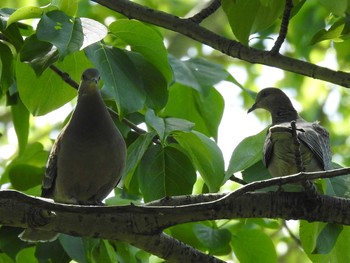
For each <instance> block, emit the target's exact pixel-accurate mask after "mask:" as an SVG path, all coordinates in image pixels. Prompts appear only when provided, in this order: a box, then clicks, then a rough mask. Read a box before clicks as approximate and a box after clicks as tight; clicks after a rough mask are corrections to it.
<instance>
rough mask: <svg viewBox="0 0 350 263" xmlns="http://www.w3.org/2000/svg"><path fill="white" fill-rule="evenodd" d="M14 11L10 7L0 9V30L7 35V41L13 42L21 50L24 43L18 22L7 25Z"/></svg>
mask: <svg viewBox="0 0 350 263" xmlns="http://www.w3.org/2000/svg"><path fill="white" fill-rule="evenodd" d="M14 11H15V10H14V9H10V8H3V9H0V31H1V32H2V34H3V35H4V36H5V39H6V41H7V43H11V45H13V46H14V47H15V48H16V50H17V51H19V50H20V49H21V47H22V44H23V37H22V35H21V32H20V30H19V27H18V25H17V23H15V24H12V25H9V26H7V20H8V18H9V17H10V15H11V14H12V13H13V12H14Z"/></svg>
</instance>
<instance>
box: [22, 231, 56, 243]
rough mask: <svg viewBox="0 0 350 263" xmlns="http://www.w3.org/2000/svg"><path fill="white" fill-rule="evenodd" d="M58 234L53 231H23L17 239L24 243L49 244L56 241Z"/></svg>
mask: <svg viewBox="0 0 350 263" xmlns="http://www.w3.org/2000/svg"><path fill="white" fill-rule="evenodd" d="M58 235H59V234H58V233H56V232H53V231H43V230H36V229H31V228H28V229H25V230H23V231H22V233H20V234H19V235H18V237H19V238H20V239H21V240H23V241H26V242H51V241H54V240H56V239H57V237H58Z"/></svg>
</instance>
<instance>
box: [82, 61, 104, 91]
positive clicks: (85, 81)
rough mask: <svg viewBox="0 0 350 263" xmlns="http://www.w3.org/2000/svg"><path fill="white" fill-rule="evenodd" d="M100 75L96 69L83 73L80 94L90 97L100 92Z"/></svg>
mask: <svg viewBox="0 0 350 263" xmlns="http://www.w3.org/2000/svg"><path fill="white" fill-rule="evenodd" d="M99 80H100V73H99V72H98V70H97V69H95V68H89V69H87V70H85V71H84V72H83V75H82V76H81V82H80V85H79V94H80V95H88V94H91V93H94V92H96V91H98V82H99Z"/></svg>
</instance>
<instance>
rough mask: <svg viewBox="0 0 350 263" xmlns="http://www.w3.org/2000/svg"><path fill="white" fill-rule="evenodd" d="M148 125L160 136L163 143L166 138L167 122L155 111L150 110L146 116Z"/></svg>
mask: <svg viewBox="0 0 350 263" xmlns="http://www.w3.org/2000/svg"><path fill="white" fill-rule="evenodd" d="M145 121H146V123H147V124H148V125H149V126H151V127H152V128H153V129H154V130H155V131H156V132H157V134H158V136H159V139H160V140H161V141H163V140H164V136H165V121H164V119H162V118H160V117H158V116H157V115H156V114H155V113H154V111H153V110H151V109H149V110H147V112H146V115H145Z"/></svg>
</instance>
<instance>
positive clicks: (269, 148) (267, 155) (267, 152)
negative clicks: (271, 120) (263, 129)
mask: <svg viewBox="0 0 350 263" xmlns="http://www.w3.org/2000/svg"><path fill="white" fill-rule="evenodd" d="M272 152H273V143H272V140H271V131H270V128H269V129H267V134H266V138H265V142H264V148H263V159H262V161H263V164H264V165H265V167H268V166H269V163H270V160H271V156H272Z"/></svg>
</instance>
